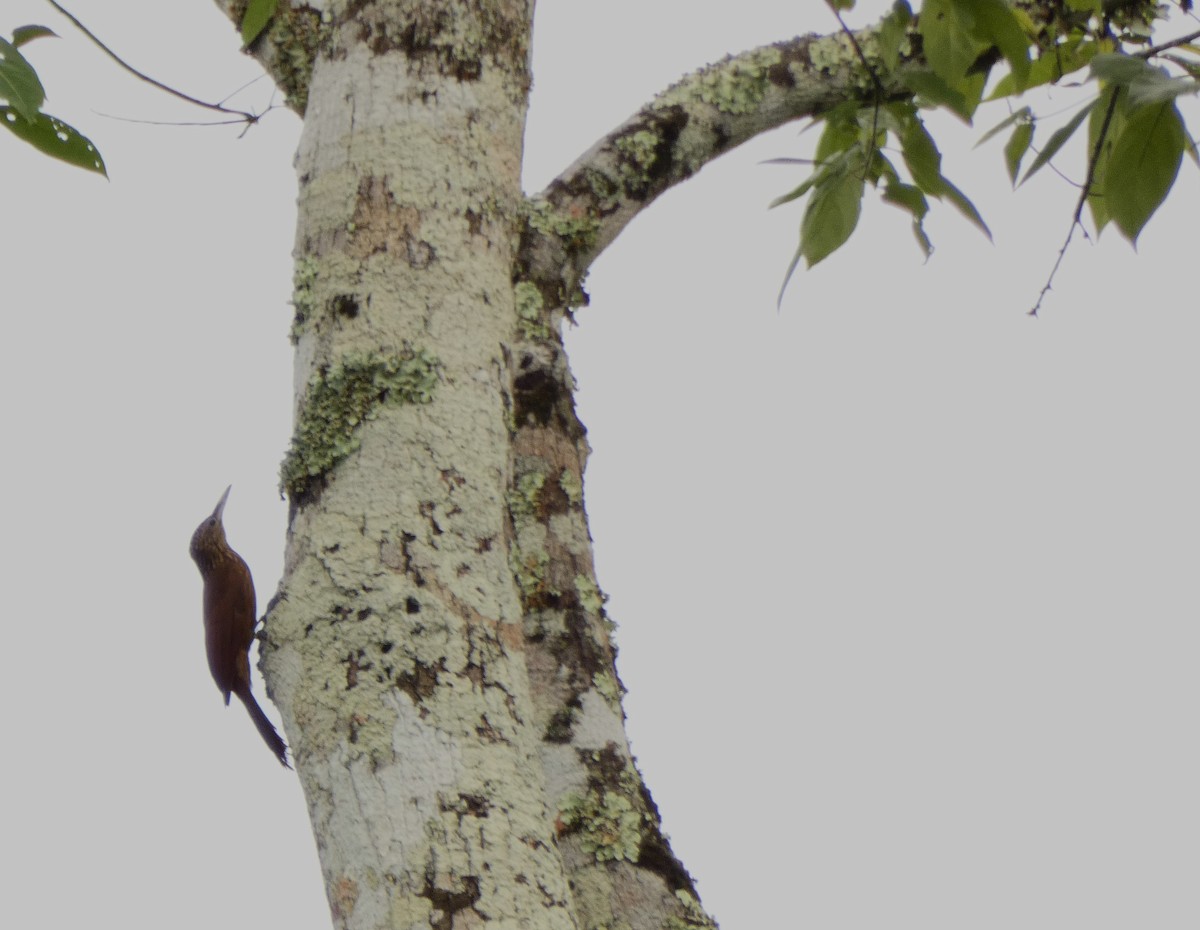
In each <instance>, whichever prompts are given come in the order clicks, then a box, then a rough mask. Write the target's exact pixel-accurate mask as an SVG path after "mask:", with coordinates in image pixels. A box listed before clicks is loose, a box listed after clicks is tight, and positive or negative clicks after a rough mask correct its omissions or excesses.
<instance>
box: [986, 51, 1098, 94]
mask: <svg viewBox="0 0 1200 930" xmlns="http://www.w3.org/2000/svg"><path fill="white" fill-rule="evenodd" d="M1081 38H1082V37H1081V36H1075V37H1074V38H1071V39H1068V40H1067V41H1066V42H1063V43H1062V44H1061V45H1057V46H1055V47H1054V48H1052V49H1049V50H1047V51H1045V52H1043V53H1042V55H1041V57H1039V58H1038V59H1037V60H1036V61H1035V62H1034V63H1033V64H1032V65H1030V67H1029V76H1028V77H1027V78H1026V79H1025V86H1024V87H1023V88H1018V87H1017V81H1016V79H1015V78H1014V77H1013V75H1011V74H1006V75H1004V77H1002V78H1001V79H1000V80H999V81H997V82H996V86H995V87H994V88H993V89H992V92H991V93H990V94H988V100H999V99H1000V98H1001V97H1010V96H1012V95H1013V94H1018V93H1023V92H1024V91H1026V90H1030V89H1032V88H1034V87H1041V86H1042V85H1043V84H1054V83H1057V82H1058V81H1060V80H1062V79H1063V78H1064V77H1066V76H1067V75H1068V74H1073V73H1074V72H1076V71H1078V70H1079V69H1080V68H1082V67H1084V66H1085V65H1087V64H1088V63H1089V62H1090V61H1091V60H1092V58H1094V57H1095V55H1096V53H1097V52H1098V51H1099V49H1100V46H1098V45H1097V44H1096V43H1095V42H1082V41H1081Z"/></svg>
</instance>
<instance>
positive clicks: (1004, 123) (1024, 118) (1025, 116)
mask: <svg viewBox="0 0 1200 930" xmlns="http://www.w3.org/2000/svg"><path fill="white" fill-rule="evenodd" d="M1032 119H1033V111H1032V110H1031V109H1029V107H1021V109H1019V110H1014V111H1013V112H1012V113H1010V114H1008V116H1007V117H1005V118H1004V119H1003V120H1001V121H1000V122H998V123H997V124H996V125H995V126H993V127H992V128H991V129H989V130H988V131H987V132H985V133H984V134H983V135H982V136H980V137H979V141H978V142H976V143H975V148H979V146H981V145H983V143H985V142H987V141H988V139H991V138H993V137H995V136H998V135H999V134H1000V133H1001V132H1003V131H1004V130H1005V129H1007V128H1008V127H1009V126H1011V125H1012V124H1013V123H1017V122H1025V123H1028V122H1030V121H1031V120H1032Z"/></svg>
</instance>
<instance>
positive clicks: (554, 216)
mask: <svg viewBox="0 0 1200 930" xmlns="http://www.w3.org/2000/svg"><path fill="white" fill-rule="evenodd" d="M525 210H526V212H527V214H528V216H529V225H530V226H532V227H533V228H534V229H535V230H537V231H538V232H540V233H542V234H543V235H547V236H556V237H558V238H559V239H561V240H562V243H563V247H564V248H565V249H567V250H568V251H572V252H577V251H581V250H583V249H587V248H590V247H591V246H592V245H593V244H594V243H595V241H596V233H597V232H598V231H599V229H600V221H599V220H598V219H597V218H596V217H594V216H591V215H590V214H586V213H583V212H581V213H580V214H578V215H572V214H570V213H568V212H567V211H565V210H559V209H557V208H556V207H555V206H554V205H553V204H552V203H549V202H548V201H545V200H530V201H526V205H525Z"/></svg>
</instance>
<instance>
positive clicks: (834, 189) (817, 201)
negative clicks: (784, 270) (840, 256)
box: [800, 166, 864, 268]
mask: <svg viewBox="0 0 1200 930" xmlns="http://www.w3.org/2000/svg"><path fill="white" fill-rule="evenodd" d="M860 167H861V166H860ZM863 188H864V182H863V179H862V175H861V174H860V173H859V172H858V171H855V170H845V171H839V172H831V173H830V177H829V178H828V179H827V180H825V181H824V182H823V183H820V184H818V185H817V186H816V188H815V189H814V190H813V193H812V197H810V198H809V201H808V205H807V207H806V208H805V211H804V219H803V220H802V221H801V223H800V251H801V253H802V254H803V256H804V259H805V261H806V262H807V263H808V267H809V268H811V267H812V266H813V265H815V264H816V263H817V262H819V261H821V260H822V259H823V258H826V257H828V256H829V255H831V254H832V253H833V252H835V251H837V249H838V248H839V247H840V246H841V245H842V244H843V243H845V241H846V240H847V239H849V238H850V234H851V233H852V232H854V227H855V226H857V225H858V217H859V215H860V214H861V212H862V196H863Z"/></svg>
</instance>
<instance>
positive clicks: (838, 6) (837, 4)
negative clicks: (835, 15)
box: [825, 0, 854, 12]
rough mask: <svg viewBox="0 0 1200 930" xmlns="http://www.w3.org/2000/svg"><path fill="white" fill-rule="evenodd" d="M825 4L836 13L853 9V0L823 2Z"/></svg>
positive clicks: (826, 0) (827, 0)
mask: <svg viewBox="0 0 1200 930" xmlns="http://www.w3.org/2000/svg"><path fill="white" fill-rule="evenodd" d="M825 2H826V3H828V4H829V7H830V9H833V10H837V11H838V12H841V11H843V10H853V9H854V0H825Z"/></svg>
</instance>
